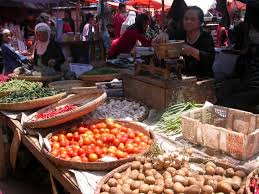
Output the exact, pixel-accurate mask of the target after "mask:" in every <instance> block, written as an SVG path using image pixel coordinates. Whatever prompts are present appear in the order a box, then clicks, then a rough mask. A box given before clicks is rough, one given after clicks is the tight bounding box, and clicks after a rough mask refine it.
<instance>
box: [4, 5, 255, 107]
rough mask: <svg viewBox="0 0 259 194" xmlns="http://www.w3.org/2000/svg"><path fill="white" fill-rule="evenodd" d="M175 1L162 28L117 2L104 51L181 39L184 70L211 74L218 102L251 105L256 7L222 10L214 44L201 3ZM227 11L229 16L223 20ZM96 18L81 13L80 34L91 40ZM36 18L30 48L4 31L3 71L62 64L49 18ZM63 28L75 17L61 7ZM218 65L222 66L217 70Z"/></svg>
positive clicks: (109, 52) (29, 29) (67, 28)
mask: <svg viewBox="0 0 259 194" xmlns="http://www.w3.org/2000/svg"><path fill="white" fill-rule="evenodd" d="M178 2H179V1H178ZM179 6H180V7H181V11H180V12H179V10H175V11H172V10H169V13H168V16H167V25H165V29H164V30H162V29H161V25H160V24H161V23H160V20H159V18H158V17H155V16H154V15H153V17H152V15H151V14H149V13H136V12H134V11H130V12H128V13H127V10H126V5H125V4H123V3H120V4H119V7H118V10H117V11H116V12H115V13H114V15H113V16H112V20H111V22H107V23H105V29H106V30H107V32H108V35H109V41H108V42H109V44H108V46H107V55H108V56H107V57H108V58H110V59H113V58H116V57H117V56H118V55H120V54H122V53H123V54H124V53H128V54H130V53H131V51H132V50H133V49H134V47H135V46H136V45H141V46H145V47H150V46H151V45H152V43H164V42H166V41H168V40H169V39H170V40H171V39H173V40H184V41H185V43H184V45H183V47H182V53H181V55H182V56H183V57H184V60H185V68H184V73H185V74H187V75H192V76H197V78H198V79H204V78H208V77H213V76H214V77H215V80H216V95H217V103H218V104H219V105H224V106H228V107H233V108H240V109H243V110H251V109H250V108H251V107H254V106H255V105H257V104H259V101H258V99H257V98H258V97H257V96H258V95H259V49H258V45H259V26H258V22H257V21H256V18H257V15H258V9H257V8H250V7H249V6H248V7H247V9H248V10H247V14H246V17H245V19H242V18H241V14H240V11H239V10H233V11H232V13H230V14H226V13H227V12H225V11H224V12H222V13H221V14H222V16H223V17H222V18H223V19H222V22H220V24H219V26H218V29H217V37H216V38H217V40H216V45H214V41H213V38H212V36H211V34H210V33H208V32H206V31H205V30H204V13H203V11H202V9H201V8H199V7H197V6H192V7H187V5H186V4H185V3H184V1H182V5H178V7H179ZM172 12H173V14H172ZM176 12H179V14H177V17H176V16H175V14H174V13H176ZM226 17H227V18H228V17H229V19H228V20H226ZM98 19H100V18H98V17H97V16H95V15H93V14H91V13H89V14H86V15H85V17H84V20H83V22H82V24H81V25H80V32H81V35H82V37H83V40H92V39H94V37H95V36H96V34H98V33H100V31H101V30H100V29H99V28H100V25H99V22H98ZM106 19H107V18H106ZM226 21H227V22H226ZM37 23H38V24H37V25H36V26H35V28H34V30H33V29H32V25H31V23H28V25H27V27H26V34H27V36H29V35H32V32H33V33H34V35H35V40H36V41H35V43H34V45H33V48H32V49H31V50H29V51H24V52H18V51H17V50H16V49H15V48H14V47H12V46H11V41H12V33H11V31H10V30H9V29H4V30H3V31H2V36H3V43H2V53H3V57H4V64H5V65H4V70H3V72H4V73H6V74H8V73H11V72H12V71H13V70H14V69H15V68H16V67H19V66H21V65H22V64H23V63H26V62H27V61H29V62H31V63H33V64H34V65H37V64H38V63H39V61H40V63H41V64H43V65H46V66H51V67H53V68H54V69H55V70H56V71H60V70H61V68H60V64H62V63H64V61H65V58H64V55H63V53H62V50H61V48H60V46H59V44H58V43H57V42H56V41H55V39H54V35H53V33H55V25H54V23H53V21H52V20H50V19H47V20H46V18H44V15H41V16H40V17H39V18H38V21H37ZM63 32H64V33H71V32H72V33H75V22H74V21H73V19H72V17H71V14H70V13H69V12H66V13H65V17H64V25H63ZM215 47H216V48H217V49H215ZM224 57H225V58H226V60H225V58H224ZM222 58H223V59H224V60H223V62H222ZM219 59H221V60H219ZM233 59H234V60H233ZM219 61H220V62H219ZM228 63H233V64H228ZM220 65H221V69H223V71H217V69H219V67H218V66H220ZM230 66H233V68H232V70H231V72H228V73H225V74H224V69H227V68H228V67H230Z"/></svg>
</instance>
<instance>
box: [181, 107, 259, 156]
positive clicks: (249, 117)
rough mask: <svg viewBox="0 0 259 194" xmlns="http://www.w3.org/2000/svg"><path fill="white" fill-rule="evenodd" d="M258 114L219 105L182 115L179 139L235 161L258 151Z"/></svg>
mask: <svg viewBox="0 0 259 194" xmlns="http://www.w3.org/2000/svg"><path fill="white" fill-rule="evenodd" d="M258 125H259V115H254V114H252V113H249V112H244V111H240V110H236V109H230V108H225V107H220V106H210V107H206V108H199V109H195V110H193V111H190V112H188V113H185V114H183V115H182V133H183V137H184V138H185V139H187V140H189V141H190V142H192V143H195V144H201V145H203V146H207V147H210V148H213V149H216V150H221V151H223V152H225V153H227V154H229V155H231V156H232V157H234V158H237V159H239V160H248V159H249V158H251V157H253V156H254V155H255V154H257V153H258V152H259V128H258Z"/></svg>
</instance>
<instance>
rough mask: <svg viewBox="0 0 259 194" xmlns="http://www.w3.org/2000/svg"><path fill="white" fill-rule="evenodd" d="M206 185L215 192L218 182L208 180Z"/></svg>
mask: <svg viewBox="0 0 259 194" xmlns="http://www.w3.org/2000/svg"><path fill="white" fill-rule="evenodd" d="M207 185H209V186H211V187H212V188H213V191H216V189H217V186H218V182H217V181H215V180H209V181H208V182H207Z"/></svg>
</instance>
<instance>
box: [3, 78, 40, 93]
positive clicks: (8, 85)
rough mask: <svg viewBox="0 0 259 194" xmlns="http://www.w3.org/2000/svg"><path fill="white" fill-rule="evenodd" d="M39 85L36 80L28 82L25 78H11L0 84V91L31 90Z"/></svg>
mask: <svg viewBox="0 0 259 194" xmlns="http://www.w3.org/2000/svg"><path fill="white" fill-rule="evenodd" d="M37 87H41V85H40V83H38V82H30V81H25V80H16V79H14V80H11V81H8V82H5V83H3V84H1V85H0V92H7V91H15V90H32V89H34V88H37Z"/></svg>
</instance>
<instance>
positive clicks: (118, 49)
mask: <svg viewBox="0 0 259 194" xmlns="http://www.w3.org/2000/svg"><path fill="white" fill-rule="evenodd" d="M148 24H149V17H148V16H147V15H146V14H140V15H138V16H137V17H136V20H135V24H133V25H131V26H129V27H128V28H127V30H126V31H125V32H124V33H123V34H122V35H121V36H120V37H119V38H118V39H116V40H114V41H113V42H112V46H111V48H110V50H109V57H110V58H116V57H117V56H118V55H119V54H121V53H127V54H129V53H130V52H131V51H132V49H133V48H134V46H135V45H136V43H137V41H140V43H141V45H142V46H150V45H151V42H150V41H149V40H148V39H146V38H145V34H146V31H147V27H148Z"/></svg>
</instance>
